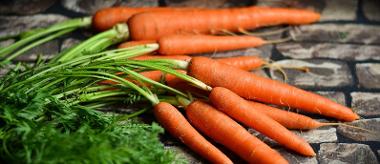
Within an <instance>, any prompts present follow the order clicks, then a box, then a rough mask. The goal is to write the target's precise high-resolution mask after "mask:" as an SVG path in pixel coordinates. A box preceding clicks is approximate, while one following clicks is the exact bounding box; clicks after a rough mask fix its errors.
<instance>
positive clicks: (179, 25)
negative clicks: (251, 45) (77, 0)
mask: <svg viewBox="0 0 380 164" xmlns="http://www.w3.org/2000/svg"><path fill="white" fill-rule="evenodd" d="M319 18H320V14H318V13H316V12H313V11H309V10H302V9H288V8H271V7H245V8H226V9H208V10H192V11H191V10H188V11H170V12H168V11H157V12H144V13H140V14H136V15H134V16H132V17H131V18H130V19H129V20H128V27H129V29H130V32H131V33H130V34H131V38H132V40H158V39H159V38H161V37H163V36H168V35H170V34H212V33H217V32H220V31H223V30H228V31H231V32H236V31H239V30H241V29H255V28H259V27H264V26H273V25H280V24H291V25H300V24H309V23H313V22H316V21H318V20H319Z"/></svg>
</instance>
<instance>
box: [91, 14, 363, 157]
mask: <svg viewBox="0 0 380 164" xmlns="http://www.w3.org/2000/svg"><path fill="white" fill-rule="evenodd" d="M115 13H123V14H115ZM116 15H117V16H116ZM319 17H320V16H319V14H317V13H315V12H312V11H307V10H299V9H281V8H264V7H248V8H239V9H213V10H210V9H194V8H183V9H172V8H138V9H135V10H129V9H128V8H108V9H104V10H101V11H99V12H97V13H96V14H95V16H94V17H93V26H94V27H95V28H96V29H98V30H105V29H107V28H109V27H111V26H112V25H109V24H107V23H119V22H127V24H128V27H129V30H130V35H131V40H132V41H129V42H126V43H123V44H121V45H119V48H127V47H133V46H138V45H146V44H153V43H157V44H158V45H159V48H158V50H157V53H156V54H160V55H166V56H157V55H146V56H139V57H135V58H133V59H134V60H152V61H154V60H164V61H171V62H172V63H175V64H174V65H184V66H183V67H182V69H185V70H178V73H182V74H185V73H187V74H188V75H190V76H192V77H194V78H196V79H198V80H200V81H201V83H200V82H197V83H192V84H190V83H191V82H190V83H189V82H188V81H186V80H185V79H181V78H179V77H177V76H172V75H170V74H171V73H173V72H165V70H155V71H146V72H141V73H140V74H141V75H143V76H145V77H147V78H150V79H152V80H155V81H162V79H164V83H165V84H167V85H169V86H170V87H173V88H177V89H179V90H183V91H187V92H190V93H193V94H194V95H200V96H206V97H208V98H207V99H202V98H199V97H198V100H189V99H185V98H183V97H181V96H179V97H178V102H179V104H181V105H180V106H181V107H184V109H185V111H186V116H187V118H185V117H184V116H183V115H182V114H181V113H180V112H179V111H178V110H177V109H176V108H175V107H174V106H172V105H171V104H169V103H166V102H160V103H158V104H155V105H154V109H153V110H154V114H155V117H156V118H157V120H158V121H159V122H160V123H161V125H162V126H163V127H164V128H165V129H166V130H167V131H168V132H169V133H170V134H171V135H173V136H174V137H176V138H177V139H179V140H180V141H182V142H183V143H184V144H185V145H187V146H188V147H189V148H191V149H192V150H194V151H195V152H197V153H198V154H200V155H201V156H203V157H204V158H206V159H207V160H209V161H210V162H213V163H232V161H231V160H230V159H229V158H228V157H227V156H226V155H224V154H223V152H222V151H220V150H218V148H216V147H215V146H213V145H212V144H211V143H210V142H209V141H207V139H205V138H204V137H203V135H205V136H207V137H209V138H211V139H212V140H214V141H215V142H218V143H220V144H222V145H224V146H225V147H227V148H228V149H230V150H232V151H233V152H235V153H236V154H237V155H239V156H240V157H241V158H243V159H245V160H246V161H247V162H250V163H287V161H286V160H285V159H284V158H283V157H282V156H281V155H280V154H279V153H278V152H276V151H275V150H273V149H271V148H270V147H269V146H268V145H266V144H265V143H263V142H262V141H260V140H259V139H257V138H256V137H254V136H253V135H251V134H250V133H249V132H248V131H247V130H246V129H245V128H244V127H243V126H242V125H244V126H248V127H251V128H254V129H255V130H257V131H259V132H260V133H262V134H264V135H266V136H267V137H269V138H272V139H273V140H275V141H276V142H278V143H279V144H281V145H283V146H284V147H286V148H288V149H290V150H292V151H295V152H297V153H299V154H301V155H304V156H315V152H314V151H313V149H312V148H311V146H310V145H309V144H308V143H307V142H306V141H305V140H304V139H302V138H301V137H299V136H297V135H295V134H293V133H292V132H290V131H289V130H288V129H301V130H308V129H314V128H319V127H322V126H329V125H338V124H340V123H322V122H319V121H317V120H314V119H312V118H310V117H308V116H305V115H301V114H298V113H294V112H290V111H284V110H281V109H278V108H275V107H271V106H268V105H266V104H275V105H279V106H286V107H291V108H295V109H299V110H303V111H305V112H308V113H315V114H320V115H323V116H327V117H330V118H336V119H338V120H341V121H353V120H356V119H358V118H359V116H358V115H356V114H355V113H353V112H352V110H351V109H349V108H347V107H345V106H342V105H339V104H337V103H335V102H333V101H331V100H329V99H327V98H324V97H322V96H319V95H317V94H314V93H311V92H307V91H304V90H301V89H299V88H296V87H293V86H290V85H287V84H285V83H281V82H278V81H274V80H271V79H268V78H264V77H260V76H257V75H254V74H251V73H249V72H248V70H251V69H255V68H259V67H262V66H264V65H266V64H268V63H267V62H266V61H264V60H263V59H261V58H259V57H255V56H250V57H247V56H246V57H233V58H225V59H217V60H213V59H210V58H206V57H190V56H185V55H190V54H198V53H205V52H216V51H227V50H235V49H241V48H248V47H257V46H261V45H264V44H270V43H272V42H271V41H266V40H264V39H262V38H259V37H255V36H247V35H243V36H220V34H221V33H223V32H226V31H227V32H242V33H243V32H246V30H248V29H254V28H258V27H264V26H272V25H279V24H290V25H300V24H308V23H312V22H315V21H317V20H318V19H319ZM184 62H185V63H186V64H183V63H184ZM155 69H160V68H155ZM166 73H169V74H166ZM119 75H120V76H121V75H122V73H121V74H119ZM126 78H127V79H128V77H126ZM110 83H112V82H111V81H102V82H101V84H110ZM198 131H199V132H200V133H201V134H200V133H199V132H198ZM202 134H203V135H202Z"/></svg>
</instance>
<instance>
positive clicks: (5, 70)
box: [0, 64, 15, 78]
mask: <svg viewBox="0 0 380 164" xmlns="http://www.w3.org/2000/svg"><path fill="white" fill-rule="evenodd" d="M14 67H15V65H14V64H8V65H7V66H5V67H3V68H0V78H1V77H2V76H4V75H5V74H7V73H8V72H9V70H11V69H13V68H14Z"/></svg>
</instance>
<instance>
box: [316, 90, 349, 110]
mask: <svg viewBox="0 0 380 164" xmlns="http://www.w3.org/2000/svg"><path fill="white" fill-rule="evenodd" d="M316 93H317V94H320V95H321V96H323V97H326V98H328V99H330V100H332V101H334V102H336V103H339V104H342V105H345V106H346V96H345V95H344V93H343V92H332V91H329V92H324V91H323V92H322V91H318V92H316Z"/></svg>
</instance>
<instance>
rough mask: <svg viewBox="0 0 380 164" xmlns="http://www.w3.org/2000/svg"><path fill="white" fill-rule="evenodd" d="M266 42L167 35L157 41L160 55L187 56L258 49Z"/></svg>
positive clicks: (241, 38) (240, 37)
mask: <svg viewBox="0 0 380 164" xmlns="http://www.w3.org/2000/svg"><path fill="white" fill-rule="evenodd" d="M266 43H267V42H266V41H265V40H263V39H261V38H259V37H255V36H245V35H242V36H213V35H167V36H162V37H161V38H160V39H159V40H158V44H159V45H160V47H159V50H158V52H159V53H160V54H177V55H189V54H199V53H212V52H220V51H228V50H237V49H243V48H249V47H258V46H261V45H264V44H266Z"/></svg>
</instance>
